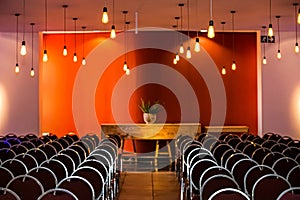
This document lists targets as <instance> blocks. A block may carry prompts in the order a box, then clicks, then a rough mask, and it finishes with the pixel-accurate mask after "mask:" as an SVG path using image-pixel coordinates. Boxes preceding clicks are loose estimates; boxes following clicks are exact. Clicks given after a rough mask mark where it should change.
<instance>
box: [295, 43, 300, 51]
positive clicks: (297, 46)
mask: <svg viewBox="0 0 300 200" xmlns="http://www.w3.org/2000/svg"><path fill="white" fill-rule="evenodd" d="M295 53H299V45H298V42H296V44H295Z"/></svg>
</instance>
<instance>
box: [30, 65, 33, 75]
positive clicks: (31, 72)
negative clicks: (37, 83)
mask: <svg viewBox="0 0 300 200" xmlns="http://www.w3.org/2000/svg"><path fill="white" fill-rule="evenodd" d="M30 76H31V77H34V69H33V67H31V70H30Z"/></svg>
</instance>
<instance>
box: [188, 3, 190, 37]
mask: <svg viewBox="0 0 300 200" xmlns="http://www.w3.org/2000/svg"><path fill="white" fill-rule="evenodd" d="M187 26H188V27H187V28H188V37H190V1H189V0H187Z"/></svg>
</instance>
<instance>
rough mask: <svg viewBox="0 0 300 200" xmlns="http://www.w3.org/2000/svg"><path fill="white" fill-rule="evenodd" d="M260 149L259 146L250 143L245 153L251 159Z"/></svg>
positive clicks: (244, 150) (245, 148)
mask: <svg viewBox="0 0 300 200" xmlns="http://www.w3.org/2000/svg"><path fill="white" fill-rule="evenodd" d="M258 148H260V146H259V145H257V144H255V143H250V144H247V145H246V146H245V147H244V149H243V153H244V154H246V155H248V156H249V157H251V156H252V154H253V152H254V151H255V150H256V149H258Z"/></svg>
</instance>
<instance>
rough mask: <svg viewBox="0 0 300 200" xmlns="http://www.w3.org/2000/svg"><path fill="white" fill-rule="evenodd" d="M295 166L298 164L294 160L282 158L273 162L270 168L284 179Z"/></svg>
mask: <svg viewBox="0 0 300 200" xmlns="http://www.w3.org/2000/svg"><path fill="white" fill-rule="evenodd" d="M297 165H299V164H298V163H297V162H296V161H295V160H294V159H292V158H289V157H284V158H280V159H278V160H277V161H275V162H274V164H273V166H272V168H273V169H274V170H275V171H276V173H277V174H279V175H281V176H283V177H285V178H286V177H287V175H288V173H289V171H290V170H291V169H292V168H294V167H295V166H297Z"/></svg>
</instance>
